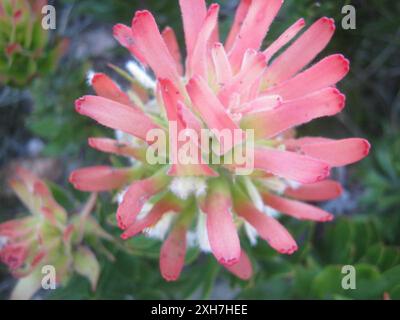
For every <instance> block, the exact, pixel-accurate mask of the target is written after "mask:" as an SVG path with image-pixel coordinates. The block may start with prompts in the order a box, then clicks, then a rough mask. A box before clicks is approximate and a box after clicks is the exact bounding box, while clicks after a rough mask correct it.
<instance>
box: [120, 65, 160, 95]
mask: <svg viewBox="0 0 400 320" xmlns="http://www.w3.org/2000/svg"><path fill="white" fill-rule="evenodd" d="M126 68H127V69H128V71H129V72H130V73H131V74H132V75H133V77H134V78H135V79H136V80H137V81H139V82H140V84H141V85H142V86H143V87H145V88H147V89H152V90H154V89H155V88H156V82H155V81H154V80H153V79H152V78H151V77H150V76H149V75H148V74H147V73H146V70H144V69H143V68H141V67H140V66H139V65H138V64H137V63H136V62H134V61H129V62H128V63H127V64H126Z"/></svg>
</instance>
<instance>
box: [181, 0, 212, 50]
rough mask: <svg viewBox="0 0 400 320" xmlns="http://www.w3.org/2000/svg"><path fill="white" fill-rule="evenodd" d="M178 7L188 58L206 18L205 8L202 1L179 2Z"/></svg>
mask: <svg viewBox="0 0 400 320" xmlns="http://www.w3.org/2000/svg"><path fill="white" fill-rule="evenodd" d="M179 5H180V7H181V12H182V20H183V29H184V32H185V42H186V50H187V52H186V55H187V57H189V56H191V55H192V52H193V50H194V46H195V45H196V41H197V37H198V36H199V33H200V30H201V27H202V26H203V22H204V19H205V18H206V15H207V7H206V2H205V1H204V0H179Z"/></svg>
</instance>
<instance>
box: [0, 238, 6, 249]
mask: <svg viewBox="0 0 400 320" xmlns="http://www.w3.org/2000/svg"><path fill="white" fill-rule="evenodd" d="M7 243H8V237H5V236H0V250H1V249H3V248H4V247H5V246H6V245H7Z"/></svg>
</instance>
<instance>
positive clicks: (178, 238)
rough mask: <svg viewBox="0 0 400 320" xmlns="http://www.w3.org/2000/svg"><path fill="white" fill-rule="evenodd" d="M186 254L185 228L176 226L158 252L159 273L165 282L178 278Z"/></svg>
mask: <svg viewBox="0 0 400 320" xmlns="http://www.w3.org/2000/svg"><path fill="white" fill-rule="evenodd" d="M185 254H186V228H185V227H183V226H179V225H178V226H176V227H175V228H174V229H173V230H172V231H171V233H170V234H169V235H168V237H167V239H166V240H165V241H164V243H163V245H162V247H161V251H160V271H161V275H162V276H163V278H164V279H165V280H167V281H175V280H177V279H178V278H179V276H180V274H181V271H182V269H183V265H184V263H185Z"/></svg>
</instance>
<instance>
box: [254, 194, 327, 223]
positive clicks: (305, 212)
mask: <svg viewBox="0 0 400 320" xmlns="http://www.w3.org/2000/svg"><path fill="white" fill-rule="evenodd" d="M261 196H262V198H263V200H264V202H265V204H266V205H268V206H270V207H272V208H274V209H275V210H277V211H279V212H282V213H284V214H287V215H289V216H292V217H294V218H296V219H300V220H314V221H320V222H325V221H331V220H332V219H333V215H332V214H330V213H329V212H326V211H324V210H322V209H320V208H318V207H315V206H312V205H310V204H308V203H304V202H300V201H296V200H289V199H285V198H281V197H278V196H276V195H273V194H271V193H263V194H262V195H261Z"/></svg>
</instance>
